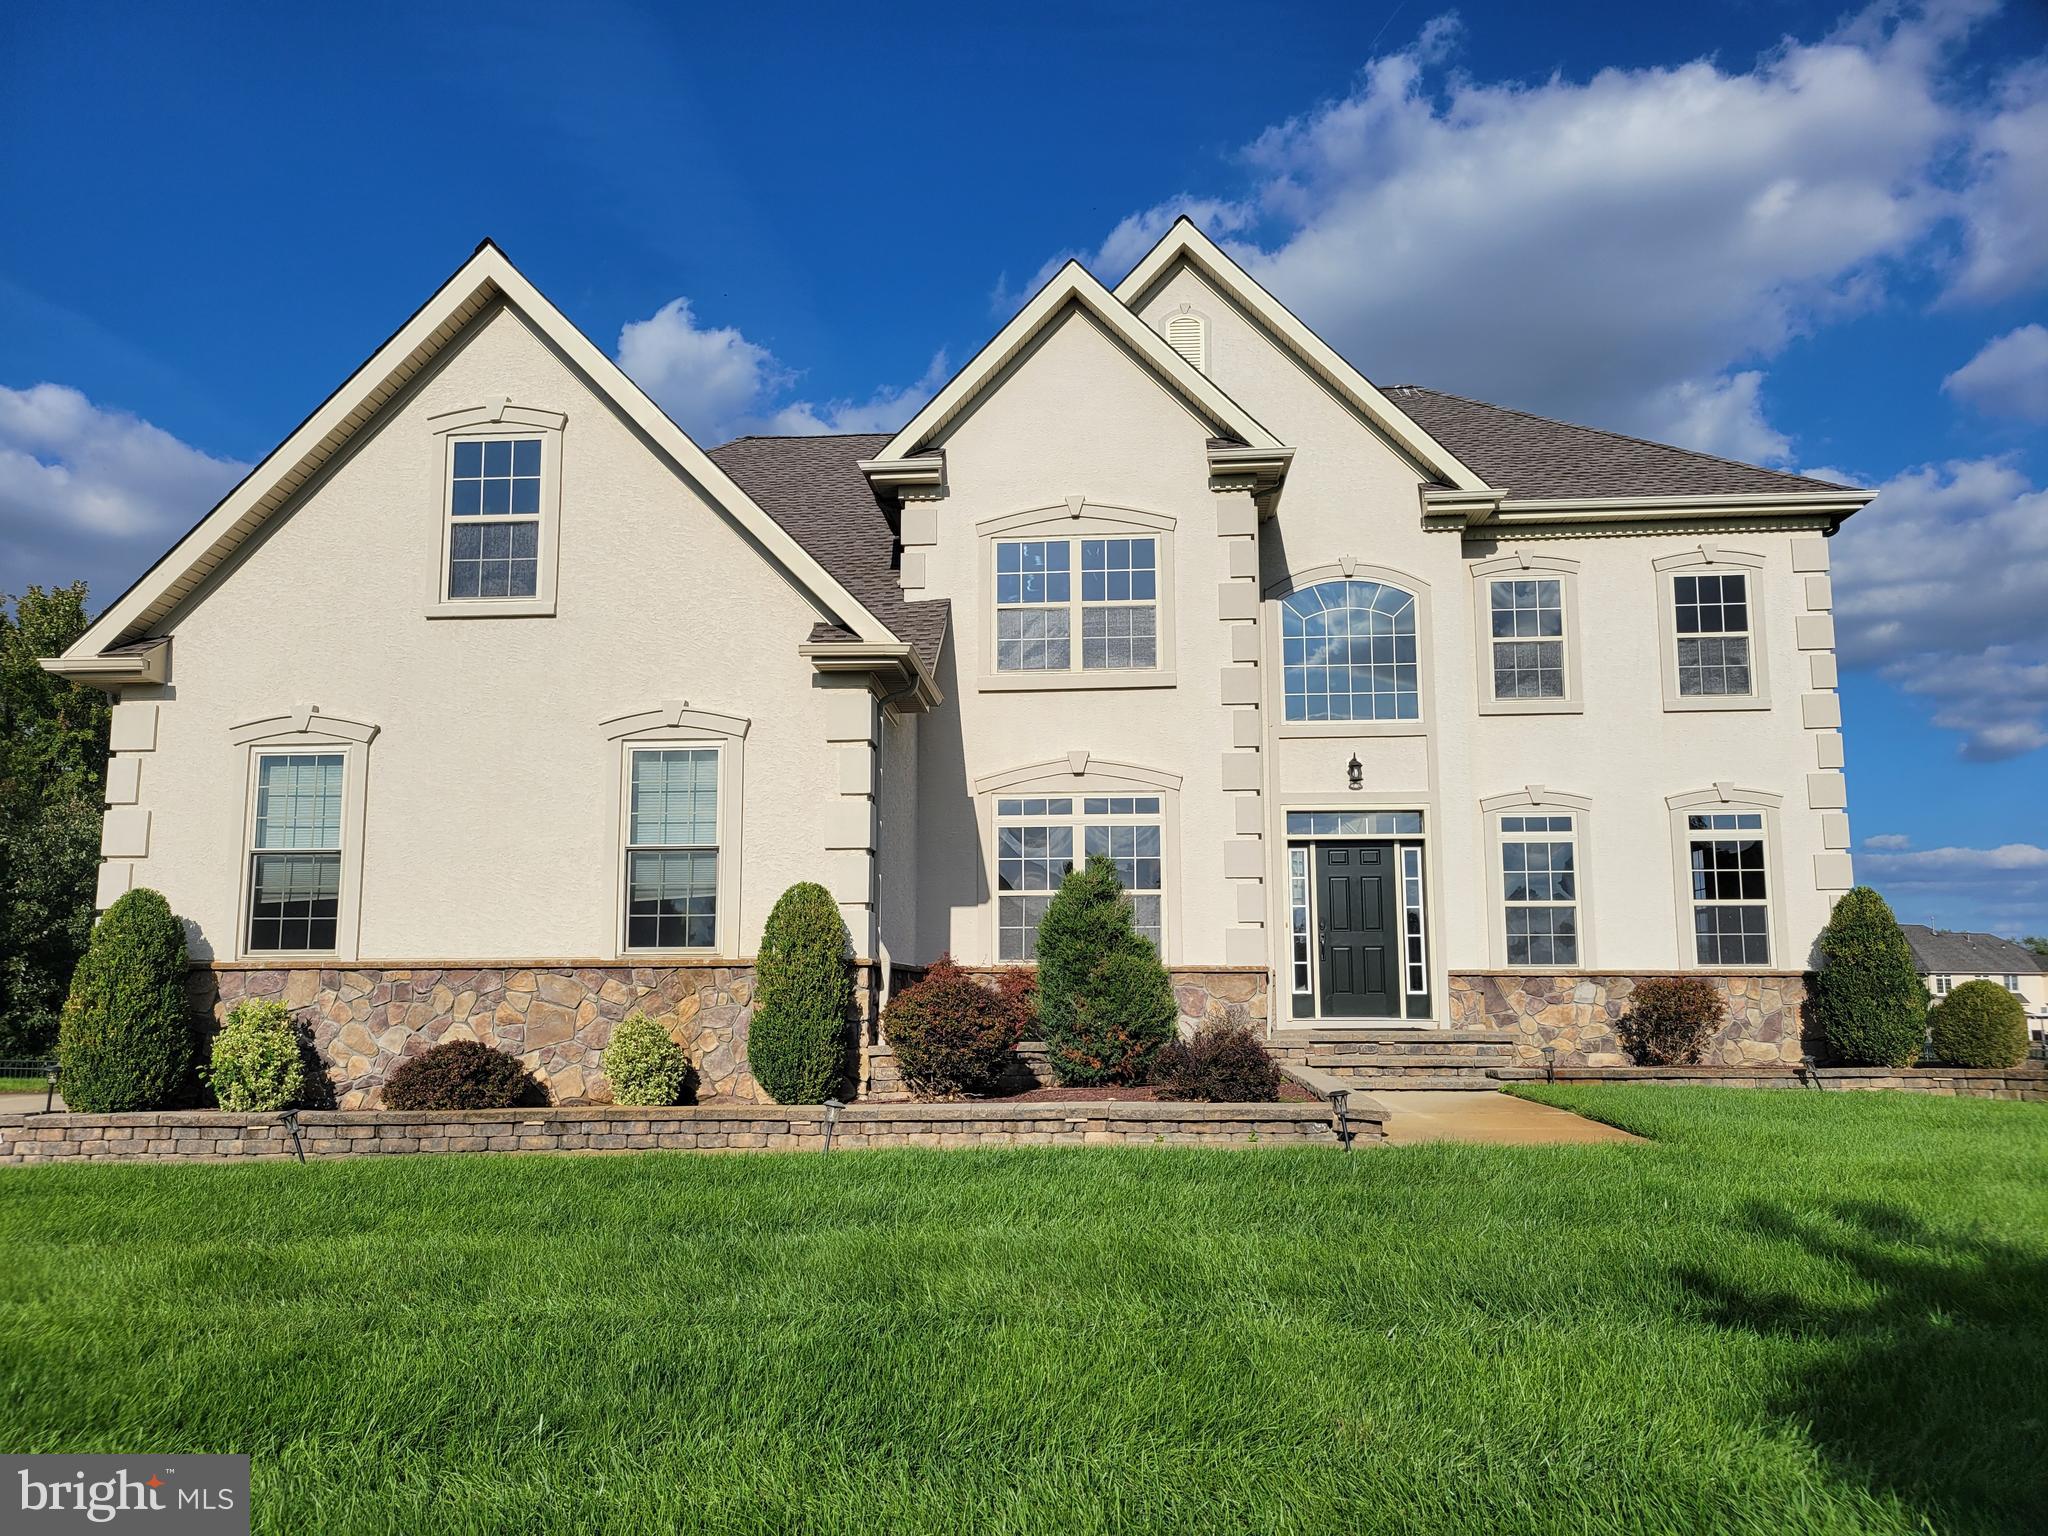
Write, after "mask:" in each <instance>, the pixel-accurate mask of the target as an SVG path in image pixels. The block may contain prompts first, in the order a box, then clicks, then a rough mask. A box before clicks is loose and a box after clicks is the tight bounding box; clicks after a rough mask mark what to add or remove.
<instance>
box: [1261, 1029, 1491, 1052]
mask: <svg viewBox="0 0 2048 1536" xmlns="http://www.w3.org/2000/svg"><path fill="white" fill-rule="evenodd" d="M1515 1038H1516V1037H1515V1033H1514V1031H1513V1030H1507V1029H1437V1028H1435V1027H1433V1026H1431V1025H1427V1024H1303V1025H1285V1024H1283V1025H1279V1026H1277V1027H1276V1028H1275V1029H1274V1030H1273V1031H1272V1035H1271V1037H1270V1039H1269V1040H1268V1041H1267V1044H1268V1045H1270V1046H1272V1047H1274V1048H1276V1049H1277V1048H1279V1047H1281V1046H1288V1045H1322V1044H1326V1043H1327V1044H1357V1043H1360V1042H1368V1041H1369V1042H1374V1043H1378V1042H1382V1041H1384V1042H1388V1043H1399V1042H1407V1041H1416V1042H1420V1043H1426V1044H1435V1045H1513V1044H1514V1042H1515Z"/></svg>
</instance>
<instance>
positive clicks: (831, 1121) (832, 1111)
mask: <svg viewBox="0 0 2048 1536" xmlns="http://www.w3.org/2000/svg"><path fill="white" fill-rule="evenodd" d="M844 1108H846V1105H845V1104H844V1103H843V1102H842V1101H841V1100H839V1099H827V1100H826V1101H825V1150H826V1151H827V1152H830V1151H831V1150H832V1133H833V1132H834V1131H836V1130H838V1129H839V1111H841V1110H842V1109H844Z"/></svg>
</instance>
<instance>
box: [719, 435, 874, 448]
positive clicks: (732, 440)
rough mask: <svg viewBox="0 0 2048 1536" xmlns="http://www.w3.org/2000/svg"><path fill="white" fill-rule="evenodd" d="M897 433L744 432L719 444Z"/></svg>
mask: <svg viewBox="0 0 2048 1536" xmlns="http://www.w3.org/2000/svg"><path fill="white" fill-rule="evenodd" d="M895 435H896V434H895V433H894V432H742V433H741V434H740V435H739V436H738V437H729V438H727V439H726V440H725V441H724V442H722V443H720V444H718V445H717V446H719V447H720V448H730V447H731V446H732V445H733V444H734V443H796V442H820V441H830V440H836V439H840V438H848V437H881V438H890V437H894V436H895ZM705 451H706V452H709V451H710V450H709V449H707V450H705Z"/></svg>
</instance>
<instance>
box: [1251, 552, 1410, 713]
mask: <svg viewBox="0 0 2048 1536" xmlns="http://www.w3.org/2000/svg"><path fill="white" fill-rule="evenodd" d="M1332 581H1347V582H1349V581H1362V582H1372V583H1376V584H1378V585H1381V586H1387V587H1392V588H1394V589H1395V590H1396V591H1398V592H1401V593H1404V594H1405V595H1407V596H1408V597H1410V598H1412V599H1413V600H1414V611H1415V665H1416V674H1415V694H1416V714H1415V716H1414V718H1412V719H1398V718H1397V719H1374V720H1290V719H1288V718H1287V684H1286V668H1285V655H1286V651H1285V647H1284V629H1285V623H1286V620H1285V612H1284V609H1285V604H1286V601H1287V599H1288V598H1290V597H1292V596H1294V595H1295V594H1296V593H1299V592H1303V591H1306V590H1307V589H1309V588H1311V587H1318V586H1322V585H1324V584H1325V583H1328V582H1332ZM1265 596H1266V599H1267V600H1268V601H1269V602H1273V603H1275V604H1277V605H1278V606H1279V607H1280V608H1281V610H1282V611H1281V612H1280V613H1277V614H1275V616H1274V622H1273V623H1271V624H1269V625H1267V626H1266V628H1267V629H1268V630H1269V631H1270V633H1271V635H1272V641H1271V646H1270V649H1269V652H1268V657H1269V664H1268V667H1267V671H1268V672H1269V673H1270V675H1271V677H1272V683H1271V685H1270V687H1269V694H1270V699H1269V705H1270V707H1271V709H1272V710H1273V719H1274V721H1275V726H1274V729H1275V731H1276V733H1277V734H1278V735H1281V736H1420V735H1425V734H1427V732H1428V730H1429V726H1430V722H1431V721H1432V720H1433V719H1434V718H1435V711H1434V710H1433V709H1432V708H1431V689H1432V687H1433V686H1434V678H1435V669H1436V657H1435V647H1434V644H1433V640H1432V635H1433V629H1432V625H1431V620H1430V587H1429V583H1428V582H1426V581H1424V580H1423V579H1422V578H1421V577H1419V576H1416V575H1413V574H1411V573H1410V572H1407V571H1402V570H1396V569H1394V568H1393V567H1391V566H1381V565H1368V564H1367V563H1366V562H1364V561H1362V560H1355V559H1352V558H1350V557H1349V556H1346V557H1345V558H1343V559H1341V560H1338V561H1335V562H1333V563H1331V564H1329V565H1320V566H1312V567H1310V568H1308V569H1306V570H1301V571H1295V572H1292V573H1290V574H1289V575H1288V576H1287V577H1286V578H1285V579H1284V580H1282V581H1278V582H1275V583H1274V584H1273V585H1272V586H1270V587H1268V588H1267V589H1266V592H1265Z"/></svg>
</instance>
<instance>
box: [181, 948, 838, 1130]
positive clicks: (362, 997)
mask: <svg viewBox="0 0 2048 1536" xmlns="http://www.w3.org/2000/svg"><path fill="white" fill-rule="evenodd" d="M870 969H871V968H870V967H868V966H866V965H858V964H857V965H856V967H855V971H856V974H855V978H854V1006H855V1011H856V1013H857V1014H858V1016H859V1017H858V1021H857V1022H858V1024H859V1028H860V1036H861V1038H862V1039H865V1038H867V1035H868V1033H869V1030H868V1027H867V1020H868V1015H869V1014H870V1012H871V1011H872V1010H871V1004H870V999H871V998H872V996H873V989H872V986H871V984H870V979H869V971H870ZM189 989H190V992H191V996H192V1000H193V1004H194V1006H195V1008H196V1009H197V1010H198V1011H200V1012H201V1013H202V1014H205V1015H208V1016H211V1017H212V1018H214V1019H215V1020H219V1019H222V1018H224V1017H226V1015H227V1011H228V1010H229V1009H230V1008H232V1007H234V1005H235V1004H236V1003H238V1002H240V1001H241V1000H242V999H243V998H245V997H265V998H275V999H276V1000H277V1001H279V1002H281V1003H283V1004H284V1005H285V1006H286V1007H288V1008H291V1009H294V1010H303V1011H302V1012H299V1014H298V1016H299V1017H301V1018H304V1019H305V1020H306V1021H307V1022H308V1023H309V1024H310V1025H311V1027H312V1034H313V1044H314V1046H315V1048H316V1049H317V1050H318V1051H319V1053H320V1057H321V1059H322V1060H323V1061H324V1062H325V1063H326V1064H327V1073H328V1078H329V1080H330V1081H331V1082H332V1083H333V1085H334V1095H335V1103H336V1104H337V1105H338V1106H339V1107H340V1108H342V1109H365V1108H369V1107H370V1106H371V1105H373V1104H375V1103H376V1102H377V1097H378V1090H379V1089H380V1088H381V1087H382V1086H383V1084H384V1082H385V1080H386V1079H387V1078H389V1077H390V1076H391V1073H392V1071H393V1070H394V1069H395V1068H396V1067H397V1066H398V1063H399V1062H400V1061H402V1060H403V1059H404V1058H405V1057H407V1056H416V1055H418V1054H419V1053H420V1052H422V1051H424V1050H427V1049H428V1048H429V1047H432V1046H436V1045H442V1044H445V1043H446V1042H448V1041H451V1040H477V1041H481V1042H482V1043H483V1044H485V1045H488V1046H492V1047H494V1048H495V1049H498V1050H501V1051H508V1052H510V1053H511V1054H512V1055H514V1056H517V1057H518V1058H519V1059H520V1060H521V1061H523V1062H524V1063H526V1065H527V1066H528V1068H530V1069H531V1070H532V1071H533V1073H534V1074H535V1075H536V1076H537V1077H539V1078H540V1079H541V1080H542V1081H543V1082H545V1083H546V1084H547V1085H548V1089H549V1091H550V1092H551V1093H552V1094H553V1095H554V1097H555V1100H556V1102H557V1103H578V1102H589V1101H592V1100H596V1101H598V1102H604V1101H605V1100H607V1099H608V1098H609V1096H610V1092H611V1083H610V1081H609V1079H607V1078H606V1077H605V1075H604V1049H605V1047H606V1046H607V1045H609V1044H610V1043H611V1037H612V1026H613V1025H615V1024H617V1023H618V1022H619V1021H620V1020H621V1019H623V1018H625V1017H626V1015H627V1014H629V1013H634V1012H639V1013H644V1014H646V1015H647V1016H648V1017H649V1018H653V1019H658V1020H660V1021H661V1022H663V1023H664V1024H666V1025H667V1026H668V1031H669V1034H670V1035H671V1036H672V1037H673V1038H674V1039H675V1040H676V1041H677V1042H678V1043H679V1044H681V1045H682V1046H683V1047H684V1048H685V1049H686V1050H688V1051H689V1053H690V1060H691V1062H692V1064H693V1065H695V1067H696V1068H697V1097H698V1098H699V1099H700V1100H703V1099H736V1100H739V1101H741V1102H744V1103H765V1102H766V1101H767V1095H766V1094H765V1093H763V1092H762V1090H761V1087H760V1085H759V1084H757V1083H756V1082H755V1081H754V1078H753V1074H752V1073H751V1072H749V1071H748V1070H747V1032H748V1028H749V1026H750V1024H751V1022H752V1020H753V1014H754V969H753V967H752V966H750V965H734V964H731V963H729V962H726V963H719V962H700V961H687V962H680V963H677V962H669V963H664V964H660V965H647V964H644V963H634V962H629V961H583V962H575V963H568V964H564V963H560V962H557V963H553V964H550V963H548V962H545V961H542V962H538V963H525V962H519V961H511V962H507V963H504V964H500V965H490V966H480V965H475V964H446V965H436V964H431V963H429V964H422V965H412V966H343V967H336V966H310V965H263V964H260V963H258V964H218V965H212V966H200V967H196V968H194V970H193V971H192V972H191V973H190V977H189Z"/></svg>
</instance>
